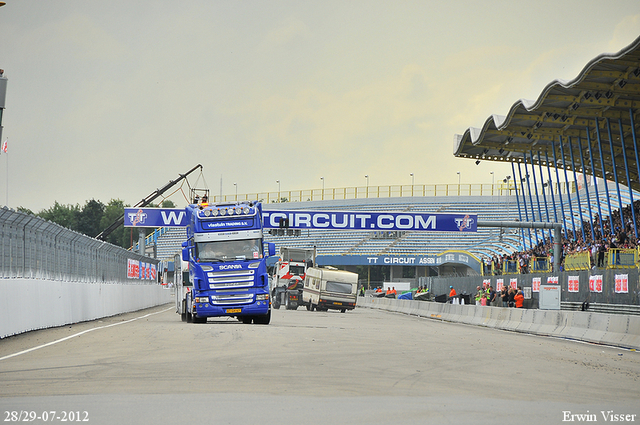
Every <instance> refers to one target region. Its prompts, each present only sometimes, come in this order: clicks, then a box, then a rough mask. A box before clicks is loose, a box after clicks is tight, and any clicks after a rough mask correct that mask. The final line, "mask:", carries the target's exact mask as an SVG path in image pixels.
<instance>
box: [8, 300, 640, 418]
mask: <svg viewBox="0 0 640 425" xmlns="http://www.w3.org/2000/svg"><path fill="white" fill-rule="evenodd" d="M0 408H1V409H0V413H1V414H2V417H0V420H2V421H3V422H4V423H9V422H15V421H14V420H13V419H14V418H16V417H17V416H15V415H18V414H20V412H34V413H32V414H31V415H32V417H33V416H35V417H36V419H35V420H33V421H31V423H44V422H45V421H44V418H45V415H46V417H47V419H48V421H47V422H49V423H55V422H57V423H61V422H84V423H89V424H174V423H208V424H216V425H217V424H343V423H344V424H458V423H461V424H467V423H473V424H560V423H565V422H568V420H567V419H568V418H573V422H578V418H579V417H578V416H567V415H595V416H582V418H591V419H593V418H594V417H595V420H596V421H597V422H600V423H602V422H610V421H611V420H608V421H605V420H604V416H603V413H602V412H603V411H604V412H605V413H607V412H613V413H614V414H616V415H627V416H623V418H627V419H633V422H640V353H639V352H634V351H628V350H622V349H618V348H613V347H606V346H599V345H593V344H586V343H580V342H575V341H568V340H562V339H555V338H545V337H539V336H532V335H525V334H519V333H513V332H506V331H500V330H494V329H488V328H483V327H474V326H468V325H462V324H455V323H447V322H442V321H438V320H432V319H426V318H418V317H413V316H407V315H402V314H396V313H390V312H385V311H380V310H371V309H365V308H358V309H356V310H354V311H350V312H347V313H344V314H342V313H339V312H333V311H330V312H308V311H306V310H303V309H299V310H296V311H287V310H283V309H280V310H274V312H273V316H272V320H271V324H270V325H268V326H264V325H244V324H242V323H240V322H238V321H237V320H234V319H226V318H225V319H217V320H213V319H209V321H208V323H206V324H187V323H183V322H181V321H180V319H179V316H178V315H177V314H175V313H174V308H173V307H172V306H170V305H165V306H161V307H156V308H153V309H148V310H143V311H139V312H135V313H129V314H124V315H120V316H115V317H111V318H106V319H102V320H98V321H93V322H85V323H80V324H76V325H72V326H64V327H60V328H55V329H48V330H42V331H34V332H29V333H26V334H23V335H18V336H14V337H10V338H5V339H3V340H0ZM12 412H15V413H12ZM45 412H46V413H45ZM51 412H56V413H54V414H52V413H51ZM70 412H72V413H70ZM12 414H13V415H14V416H12ZM22 415H23V416H22V419H24V418H25V415H27V413H22ZM631 415H635V416H631ZM72 416H73V419H74V420H73V421H69V419H71V418H72ZM27 418H28V416H27ZM618 418H619V416H618ZM63 419H67V420H66V421H64V420H63ZM78 419H82V420H81V421H78ZM84 419H86V420H84Z"/></svg>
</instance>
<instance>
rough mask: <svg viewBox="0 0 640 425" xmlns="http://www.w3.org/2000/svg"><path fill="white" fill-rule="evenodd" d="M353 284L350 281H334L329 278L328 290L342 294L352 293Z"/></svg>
mask: <svg viewBox="0 0 640 425" xmlns="http://www.w3.org/2000/svg"><path fill="white" fill-rule="evenodd" d="M351 288H352V285H351V284H350V283H342V282H333V281H331V280H327V291H328V292H337V293H340V294H350V293H351Z"/></svg>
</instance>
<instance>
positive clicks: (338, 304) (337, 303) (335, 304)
mask: <svg viewBox="0 0 640 425" xmlns="http://www.w3.org/2000/svg"><path fill="white" fill-rule="evenodd" d="M334 304H335V305H342V303H334Z"/></svg>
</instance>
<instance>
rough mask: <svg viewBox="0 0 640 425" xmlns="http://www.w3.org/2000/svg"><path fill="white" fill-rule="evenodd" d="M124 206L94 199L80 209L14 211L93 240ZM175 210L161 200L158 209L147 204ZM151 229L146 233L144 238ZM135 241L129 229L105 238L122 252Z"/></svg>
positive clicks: (56, 205)
mask: <svg viewBox="0 0 640 425" xmlns="http://www.w3.org/2000/svg"><path fill="white" fill-rule="evenodd" d="M129 206H130V205H128V204H127V205H125V203H124V202H123V201H122V200H121V199H112V200H111V201H109V203H108V204H104V203H102V202H100V201H96V200H95V199H91V200H89V201H86V203H85V204H84V205H83V206H80V204H76V205H72V204H68V205H62V204H59V203H58V202H57V201H56V202H55V203H54V204H53V206H52V207H49V208H47V209H43V210H41V211H40V212H38V213H34V212H33V211H31V210H30V209H28V208H23V207H18V211H21V212H23V213H27V214H31V215H35V216H37V217H40V218H43V219H45V220H49V221H51V222H53V223H56V224H59V225H60V226H63V227H66V228H67V229H71V230H74V231H76V232H78V233H82V234H84V235H87V236H90V237H92V238H95V237H96V236H97V235H99V234H100V233H101V232H102V231H103V230H104V229H106V228H107V227H109V226H110V225H111V223H113V222H114V221H116V220H117V219H118V218H120V216H122V214H123V213H124V209H125V207H129ZM158 206H161V207H162V208H175V204H174V203H173V202H172V201H170V200H168V199H165V200H164V201H162V203H161V204H160V205H158V204H149V205H147V207H158ZM153 230H154V229H146V231H147V234H148V233H151V232H152V231H153ZM134 240H135V241H137V240H138V230H137V229H135V231H134V229H133V228H125V227H124V226H120V227H118V228H117V229H116V230H114V231H113V232H112V233H111V234H110V235H109V236H107V239H106V241H107V242H109V243H111V244H113V245H117V246H121V247H123V248H129V247H130V246H131V245H132V244H133V241H134Z"/></svg>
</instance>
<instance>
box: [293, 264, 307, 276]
mask: <svg viewBox="0 0 640 425" xmlns="http://www.w3.org/2000/svg"><path fill="white" fill-rule="evenodd" d="M289 273H291V275H292V276H304V266H289Z"/></svg>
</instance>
